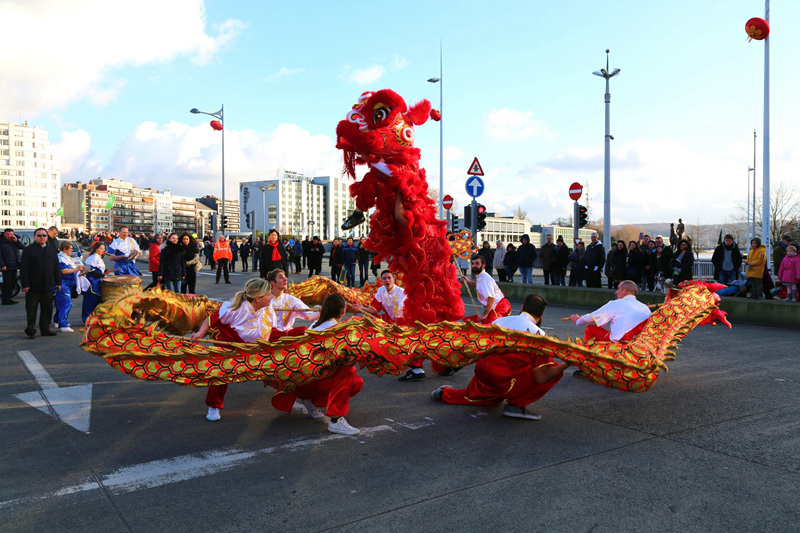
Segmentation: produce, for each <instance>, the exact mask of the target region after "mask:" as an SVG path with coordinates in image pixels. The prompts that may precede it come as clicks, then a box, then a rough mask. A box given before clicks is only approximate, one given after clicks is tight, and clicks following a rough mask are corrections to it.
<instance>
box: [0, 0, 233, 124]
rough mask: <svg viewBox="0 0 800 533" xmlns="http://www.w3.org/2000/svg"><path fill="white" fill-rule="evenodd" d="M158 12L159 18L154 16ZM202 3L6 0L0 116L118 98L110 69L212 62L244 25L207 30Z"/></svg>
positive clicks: (1, 8) (0, 5)
mask: <svg viewBox="0 0 800 533" xmlns="http://www.w3.org/2000/svg"><path fill="white" fill-rule="evenodd" d="M154 13H157V15H154ZM205 19H206V15H205V8H204V6H203V0H170V1H169V2H163V1H159V0H139V1H137V2H134V3H120V2H108V1H105V0H62V1H60V2H48V1H46V0H5V1H3V2H0V20H2V21H3V38H4V41H5V42H7V43H13V52H12V53H7V54H3V55H2V56H0V72H3V75H2V76H0V94H2V95H3V98H2V99H0V116H18V115H22V116H26V115H27V116H36V115H37V114H39V113H41V112H43V111H45V110H48V109H53V108H57V107H59V106H63V105H66V104H68V103H70V102H73V101H76V100H80V99H82V98H89V99H90V101H92V102H93V103H95V104H98V105H102V104H104V103H107V102H109V101H112V100H113V99H114V98H116V92H117V91H118V90H119V88H120V87H121V86H123V85H124V83H125V82H124V80H116V79H114V78H113V70H114V68H115V67H121V66H125V65H144V64H148V63H153V62H164V61H168V60H172V59H174V58H176V57H178V56H188V57H190V58H191V61H192V62H194V63H196V64H205V63H208V62H209V61H211V60H212V59H213V58H214V57H215V55H216V54H217V53H218V52H219V50H220V49H221V48H222V47H223V46H225V44H227V43H228V42H230V41H231V40H232V39H234V38H235V37H236V36H237V35H238V34H239V32H240V31H241V29H242V28H243V27H244V25H243V23H242V22H240V21H238V20H228V21H226V22H224V23H222V24H220V25H219V26H218V27H216V28H215V32H214V34H213V35H211V34H209V33H208V32H207V30H206V21H205Z"/></svg>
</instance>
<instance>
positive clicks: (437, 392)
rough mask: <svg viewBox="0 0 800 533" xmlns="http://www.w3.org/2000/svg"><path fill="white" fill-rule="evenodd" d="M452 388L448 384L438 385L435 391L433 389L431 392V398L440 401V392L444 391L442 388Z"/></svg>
mask: <svg viewBox="0 0 800 533" xmlns="http://www.w3.org/2000/svg"><path fill="white" fill-rule="evenodd" d="M452 388H453V387H450V386H449V385H442V386H441V387H439V388H438V389H436V390H435V391H433V392H432V393H431V400H433V401H434V402H441V401H442V394H443V393H444V390H445V389H452Z"/></svg>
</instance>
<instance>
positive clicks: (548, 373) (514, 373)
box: [431, 294, 569, 420]
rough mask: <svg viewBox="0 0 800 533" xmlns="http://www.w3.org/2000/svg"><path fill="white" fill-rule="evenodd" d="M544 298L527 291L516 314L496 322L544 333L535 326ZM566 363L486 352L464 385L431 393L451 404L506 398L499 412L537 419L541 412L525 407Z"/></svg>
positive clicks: (548, 386)
mask: <svg viewBox="0 0 800 533" xmlns="http://www.w3.org/2000/svg"><path fill="white" fill-rule="evenodd" d="M546 306H547V300H545V299H544V298H542V297H541V296H539V295H538V294H529V295H528V296H527V297H526V298H525V300H524V302H523V304H522V313H520V314H519V315H517V316H507V317H502V318H498V319H497V320H495V321H494V322H493V324H494V325H496V326H501V327H504V328H507V329H513V330H517V331H527V332H530V333H533V334H535V335H544V334H545V333H544V331H542V330H541V329H539V324H540V323H541V320H542V316H543V315H544V309H545V307H546ZM568 366H569V363H556V362H555V361H554V360H553V358H552V357H547V356H543V355H539V354H535V353H516V352H508V353H501V354H496V355H490V356H489V357H486V358H484V359H481V360H480V361H478V362H477V363H476V364H475V375H474V376H473V378H472V379H471V380H470V382H469V385H467V388H466V389H454V388H452V387H448V386H447V385H443V386H442V387H439V388H438V389H436V390H435V391H433V392H432V393H431V398H432V399H433V400H434V401H441V402H444V403H450V404H455V405H498V404H500V403H502V402H503V400H506V405H505V406H504V407H503V416H507V417H511V418H523V419H527V420H540V419H541V418H542V417H541V415H537V414H534V413H532V412H530V411H528V410H527V409H526V406H527V405H528V404H531V403H533V402H535V401H537V400H539V399H540V398H541V397H542V396H544V395H545V394H547V392H548V391H549V390H550V389H551V388H553V386H554V385H555V384H556V383H558V382H559V381H560V380H561V376H562V375H563V373H564V370H566V368H567V367H568Z"/></svg>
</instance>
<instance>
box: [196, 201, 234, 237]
mask: <svg viewBox="0 0 800 533" xmlns="http://www.w3.org/2000/svg"><path fill="white" fill-rule="evenodd" d="M195 200H196V201H198V202H200V203H201V204H203V205H204V206H206V207H208V208H210V209H211V210H212V211H213V217H212V222H211V228H212V231H214V232H216V231H217V228H218V227H221V228H222V231H223V233H239V232H241V231H243V230H242V229H241V228H242V227H243V226H244V224H242V223H240V222H241V221H240V219H241V211H240V209H239V200H227V199H226V200H225V221H224V223H222V224H221V225H220V226H218V225H217V223H218V222H219V219H220V218H221V217H222V202H221V201H220V199H219V197H217V196H213V195H207V196H203V197H202V198H196V199H195Z"/></svg>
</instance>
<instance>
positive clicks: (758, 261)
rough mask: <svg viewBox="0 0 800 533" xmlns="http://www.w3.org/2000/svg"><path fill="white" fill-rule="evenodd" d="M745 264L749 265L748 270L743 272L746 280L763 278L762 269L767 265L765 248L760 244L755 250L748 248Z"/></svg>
mask: <svg viewBox="0 0 800 533" xmlns="http://www.w3.org/2000/svg"><path fill="white" fill-rule="evenodd" d="M746 264H747V265H750V268H749V269H747V270H746V271H745V273H746V275H747V277H748V278H758V279H761V278H763V277H764V267H765V266H766V264H767V247H766V246H764V245H763V244H762V245H761V246H759V247H757V248H750V252H749V253H748V254H747V261H746Z"/></svg>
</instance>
